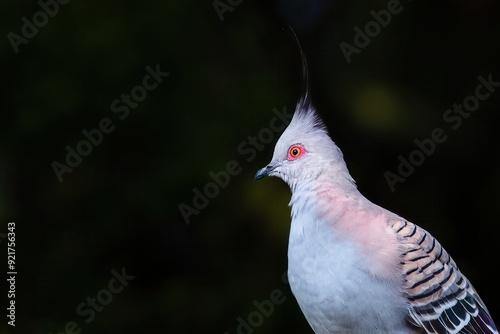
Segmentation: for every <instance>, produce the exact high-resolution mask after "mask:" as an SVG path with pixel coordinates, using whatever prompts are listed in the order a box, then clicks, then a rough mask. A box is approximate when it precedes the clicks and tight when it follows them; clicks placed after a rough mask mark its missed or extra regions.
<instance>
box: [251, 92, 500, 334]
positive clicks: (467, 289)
mask: <svg viewBox="0 0 500 334" xmlns="http://www.w3.org/2000/svg"><path fill="white" fill-rule="evenodd" d="M264 176H277V177H279V178H281V179H282V180H283V181H285V182H286V183H287V184H288V185H289V186H290V189H291V192H292V197H291V200H290V206H291V218H292V222H291V226H290V236H289V244H288V280H289V283H290V288H291V290H292V292H293V294H294V296H295V298H296V300H297V302H298V304H299V306H300V309H301V310H302V312H303V313H304V315H305V317H306V319H307V321H308V322H309V324H310V326H311V327H312V329H313V330H314V332H315V333H317V334H332V333H359V334H367V333H384V334H385V333H422V334H423V333H435V334H444V333H461V334H472V333H476V334H479V333H488V334H492V333H496V334H498V330H497V328H496V326H495V324H494V322H493V320H492V318H491V316H490V314H489V312H488V309H487V308H486V306H485V304H484V303H483V301H482V300H481V298H480V297H479V295H478V294H477V292H476V290H475V289H474V288H473V286H472V285H471V283H470V282H469V281H468V280H467V278H466V277H465V276H464V275H463V274H462V273H461V272H460V270H459V269H458V267H457V265H456V263H455V262H454V261H453V259H452V258H451V257H450V255H448V253H447V252H446V251H445V250H444V248H443V247H442V246H441V245H440V244H439V242H438V241H437V240H436V239H435V238H434V237H433V236H432V235H431V234H430V233H429V232H427V231H426V230H424V229H423V228H421V227H419V226H417V225H415V224H413V223H411V222H409V221H407V220H406V219H404V218H402V217H400V216H398V215H397V214H395V213H392V212H390V211H388V210H386V209H384V208H382V207H380V206H378V205H376V204H374V203H372V202H370V201H369V200H368V199H367V198H365V197H364V196H363V195H362V194H361V193H360V192H359V190H358V189H357V187H356V185H355V182H354V180H353V178H352V177H351V175H350V174H349V171H348V169H347V166H346V164H345V162H344V159H343V155H342V152H341V151H340V149H339V148H338V146H337V145H336V144H335V143H334V142H333V141H332V140H331V138H330V136H329V135H328V131H327V129H326V127H325V125H324V123H323V122H322V120H321V119H320V118H319V117H318V115H317V113H316V111H315V109H314V107H313V106H312V103H311V98H310V94H309V93H308V91H307V90H306V92H305V94H303V97H302V98H301V99H300V100H299V103H298V104H297V107H296V110H295V113H294V115H293V118H292V120H291V122H290V123H289V125H288V127H287V128H286V129H285V131H284V132H283V134H282V135H281V137H280V138H279V140H278V142H277V143H276V146H275V149H274V154H273V157H272V160H271V162H270V163H269V164H268V165H267V166H266V167H264V168H262V169H260V170H259V171H258V172H257V174H256V175H255V179H256V180H258V179H261V178H263V177H264Z"/></svg>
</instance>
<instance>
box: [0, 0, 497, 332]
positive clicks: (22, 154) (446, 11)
mask: <svg viewBox="0 0 500 334" xmlns="http://www.w3.org/2000/svg"><path fill="white" fill-rule="evenodd" d="M224 3H226V4H227V2H226V1H225V0H224ZM232 3H233V4H235V5H236V6H233V10H232V11H226V12H224V13H223V20H222V21H221V19H220V17H219V16H218V14H217V12H216V10H215V9H214V5H213V3H212V2H211V1H176V2H173V1H171V2H154V1H143V2H140V3H139V2H136V3H130V2H129V3H123V2H121V1H108V2H91V3H89V2H82V1H77V0H73V1H70V2H69V3H67V4H65V5H60V8H59V12H58V13H57V15H55V16H54V17H53V18H50V19H49V21H48V23H47V24H46V25H45V26H43V27H41V28H39V31H38V33H37V34H36V36H34V37H33V38H31V39H29V42H28V43H27V44H21V45H19V52H18V53H16V52H14V50H13V47H12V46H11V43H10V42H9V39H8V38H7V34H8V33H9V32H13V33H15V34H18V35H21V28H22V25H23V21H21V18H22V17H23V16H26V17H27V18H28V19H29V20H30V21H31V22H32V21H33V19H32V18H33V15H34V14H35V13H36V12H38V11H40V5H39V4H37V3H36V2H34V1H33V2H27V1H24V2H9V3H7V2H5V3H3V4H2V6H1V10H0V13H1V14H0V18H1V19H0V27H1V31H2V34H3V36H4V38H3V42H2V43H1V44H0V56H1V59H2V65H3V66H2V76H1V77H2V86H1V91H0V98H1V99H0V100H1V101H2V102H1V103H2V107H1V108H2V112H1V115H2V116H1V120H0V138H1V146H0V182H1V187H0V233H3V234H5V233H7V223H8V222H9V221H15V222H16V241H17V242H16V252H17V253H16V260H17V261H16V268H17V271H18V275H17V281H16V312H17V313H16V315H17V317H16V327H15V330H14V329H13V328H12V327H10V326H7V324H6V322H7V319H6V317H5V315H4V314H2V316H1V319H3V320H2V322H1V325H0V332H2V333H13V332H22V333H35V332H36V333H49V332H53V333H59V332H63V331H64V326H65V324H66V323H68V322H69V321H75V322H76V323H77V324H78V326H79V327H78V328H79V329H81V330H82V333H143V332H149V331H154V332H165V333H219V334H224V333H225V332H227V333H230V334H233V333H237V332H238V329H237V326H238V320H237V318H238V317H242V319H245V320H246V321H248V317H249V316H250V315H252V314H254V318H253V321H254V323H258V325H259V326H257V328H252V329H251V330H248V329H247V330H246V332H250V331H253V332H254V333H285V332H293V333H312V331H311V329H310V328H309V326H308V324H307V322H306V320H305V319H304V317H303V316H302V314H301V312H300V310H299V308H298V306H297V304H296V302H295V300H294V298H293V296H292V294H291V291H290V290H289V287H288V285H287V284H285V283H284V282H283V281H282V275H283V273H284V272H285V271H286V268H287V263H286V262H287V260H286V250H287V239H288V231H289V221H290V219H289V208H288V207H287V203H288V201H289V198H290V192H289V190H288V188H287V186H286V185H285V184H284V183H283V182H281V181H280V180H278V179H266V180H262V181H259V182H254V181H253V175H254V173H255V171H256V170H257V169H258V168H259V167H262V166H264V165H265V164H266V163H267V162H268V161H269V160H270V158H271V156H272V150H273V147H274V143H275V142H276V140H277V138H278V136H277V135H276V136H275V137H274V138H273V140H272V142H270V143H269V144H266V145H265V148H264V149H263V150H262V151H257V156H256V157H255V158H254V159H248V160H250V161H247V158H249V156H248V155H242V154H241V152H239V151H238V147H239V145H241V144H242V143H243V142H245V141H246V142H248V136H255V135H257V134H258V133H259V131H261V130H262V129H263V128H266V127H268V126H269V122H270V120H271V119H272V117H273V116H274V114H273V112H272V110H273V108H276V109H278V110H282V109H283V108H284V106H286V107H287V108H288V111H291V110H292V109H293V108H294V106H295V103H296V101H297V99H298V97H299V96H300V74H299V73H300V61H299V55H298V51H297V47H296V45H295V44H294V41H293V40H292V39H291V38H290V37H289V35H288V34H287V33H286V32H284V31H283V27H286V26H287V25H291V26H292V27H293V28H294V29H295V31H296V33H297V35H298V36H299V39H300V41H301V43H302V46H303V49H304V52H305V54H306V55H307V57H308V62H309V67H310V83H311V89H312V96H313V101H314V103H315V105H316V106H317V109H318V110H319V113H320V114H321V115H322V117H323V118H324V120H325V123H326V124H327V126H328V127H329V129H330V131H331V135H332V138H333V139H334V140H335V141H336V143H337V144H338V145H339V146H340V148H341V149H342V150H343V152H344V155H345V159H346V161H347V164H348V167H349V169H350V171H351V173H352V174H353V176H354V178H355V179H356V180H357V183H358V186H359V188H360V189H361V191H362V192H363V193H364V194H365V195H366V196H367V197H368V198H369V199H371V200H372V201H374V202H375V203H377V204H380V205H382V206H384V207H386V208H388V209H390V210H392V211H394V212H396V213H398V214H401V215H402V216H404V217H406V218H407V219H409V220H411V221H413V222H415V223H418V224H419V225H421V226H422V227H424V228H426V229H428V230H429V231H431V232H432V233H433V234H434V235H435V236H436V237H437V238H438V239H439V240H440V242H441V243H442V244H443V245H444V246H445V247H446V249H447V250H448V251H449V252H450V253H451V254H452V256H453V257H454V259H455V260H456V262H457V263H458V264H459V266H460V268H461V270H462V271H463V272H464V273H465V274H466V275H467V277H468V278H469V279H470V280H471V281H472V282H473V284H474V285H475V287H476V289H477V290H478V291H479V293H480V294H481V297H482V298H483V299H484V301H485V302H486V304H487V305H488V307H489V309H490V312H491V314H492V316H493V318H494V319H495V320H496V321H497V324H498V322H500V307H499V306H498V302H497V301H498V299H499V298H500V294H499V290H498V288H497V285H498V276H497V274H496V272H497V271H498V265H499V262H498V251H499V243H498V233H499V232H500V231H499V220H498V202H499V199H500V198H499V195H498V194H499V192H498V188H499V186H500V173H499V168H498V166H499V163H500V161H499V158H498V152H499V145H498V123H497V120H498V119H499V117H498V113H499V110H498V107H499V106H500V91H497V92H495V93H493V94H492V95H491V97H489V98H488V99H487V100H485V101H481V103H480V105H479V108H478V109H477V110H476V111H474V112H473V113H472V114H471V116H470V117H469V118H468V119H464V120H463V123H462V125H461V126H460V127H459V128H458V129H456V130H453V129H451V127H450V126H449V124H446V123H445V122H444V121H443V118H442V117H443V113H444V112H445V110H446V109H448V108H451V107H452V106H453V104H454V103H462V102H463V100H464V99H465V98H466V97H467V96H469V95H473V94H474V91H475V88H476V86H477V85H478V83H479V81H478V79H477V77H478V76H480V75H481V76H483V77H485V78H487V77H488V75H489V74H492V75H493V80H495V81H500V71H499V53H498V51H499V46H498V45H499V37H498V36H499V33H500V29H499V28H500V23H499V20H498V14H499V5H498V2H495V1H487V0H482V1H474V2H473V1H465V0H464V1H439V2H430V1H428V2H425V1H413V2H410V1H401V6H402V7H403V10H402V11H401V13H399V14H397V15H393V16H392V18H391V22H390V24H389V25H388V26H387V27H384V28H382V29H381V31H380V33H379V34H378V35H377V36H375V37H373V38H372V39H371V41H370V43H369V44H368V45H367V46H366V47H365V48H363V49H362V50H361V52H360V53H359V54H353V55H352V62H351V63H350V64H348V63H347V61H346V59H345V57H344V56H343V54H342V51H341V49H340V47H339V44H340V43H341V42H346V43H349V44H353V43H354V42H353V39H354V35H355V32H354V30H353V28H354V27H355V26H358V27H360V28H361V29H363V30H364V26H365V24H366V23H368V22H369V21H372V20H373V17H372V16H371V15H370V11H371V10H375V11H379V10H382V9H386V8H387V1H357V2H354V1H332V2H328V1H321V0H316V1H284V0H275V1H269V2H268V1H250V0H245V1H242V2H241V3H239V4H238V1H234V0H233V2H232ZM156 64H160V69H161V70H162V71H165V72H169V73H170V75H169V76H168V77H167V78H165V79H164V81H163V82H162V83H161V84H159V86H158V87H157V88H156V89H154V90H151V91H149V92H148V95H147V97H146V98H145V99H144V101H142V102H139V103H138V106H137V108H135V109H131V110H130V114H129V115H128V117H127V118H125V119H123V120H120V119H119V118H118V116H119V115H120V113H113V111H112V110H111V107H110V105H111V103H112V101H114V100H115V99H117V98H120V95H121V94H130V92H131V90H132V88H134V87H135V86H137V85H141V84H142V80H143V78H144V76H145V75H146V74H147V71H146V69H145V68H146V66H151V67H152V68H155V66H156ZM103 118H109V119H111V121H112V122H113V124H114V125H115V129H114V131H113V132H111V133H109V134H104V135H103V140H102V143H101V144H100V145H99V146H97V147H93V150H92V152H91V153H90V154H89V155H88V156H86V157H83V158H82V162H81V164H79V165H78V166H77V167H75V168H74V170H73V172H71V173H65V174H64V175H63V182H59V181H58V178H57V177H56V174H55V173H54V171H53V168H52V166H51V164H52V163H53V162H54V161H58V162H60V163H65V156H66V154H67V152H66V149H65V147H66V145H69V146H71V147H72V148H73V149H75V148H76V146H77V144H78V143H79V142H80V141H81V140H83V139H85V137H84V136H83V134H82V130H84V129H86V130H91V129H94V128H97V127H98V125H99V122H100V121H101V120H102V119H103ZM435 128H443V130H445V133H446V134H447V136H448V139H447V140H446V142H444V143H443V144H439V145H437V147H436V150H435V152H434V153H433V154H432V155H430V156H429V157H427V158H426V160H425V162H424V163H423V164H422V165H421V166H419V167H417V168H416V170H415V172H414V173H413V174H412V175H411V176H409V177H408V178H407V179H406V181H405V182H404V183H398V184H397V185H396V190H395V191H394V192H392V191H391V190H390V188H389V186H388V185H387V182H386V180H385V178H384V172H385V171H391V172H395V173H397V168H398V164H399V161H398V156H399V155H402V156H403V157H406V158H407V157H408V156H409V154H410V153H411V152H412V151H413V150H415V148H416V146H415V144H414V140H415V139H420V140H422V139H424V138H429V137H430V134H431V132H432V131H433V130H434V129H435ZM231 160H235V161H237V162H238V163H239V166H240V168H241V172H240V173H239V174H238V175H235V176H232V177H231V179H230V182H229V184H228V185H227V186H226V187H224V188H222V189H219V191H218V195H217V196H215V197H214V198H213V199H210V200H209V204H208V205H207V207H206V208H203V209H202V210H200V212H199V213H198V214H193V215H191V216H190V217H189V220H190V223H189V224H186V223H185V221H184V219H183V217H182V215H181V213H180V211H179V208H178V206H179V204H181V203H184V204H186V205H189V206H192V205H193V197H194V192H193V188H197V189H200V190H203V188H204V187H205V185H206V184H207V183H209V182H211V181H212V180H211V177H210V176H209V173H210V172H211V171H212V172H215V173H218V172H220V171H222V170H225V168H226V164H227V163H228V162H229V161H231ZM2 237H3V238H1V239H0V241H1V243H0V246H1V247H0V249H1V253H2V254H5V255H2V257H1V258H2V259H4V260H2V262H3V264H2V266H1V267H2V268H4V269H2V272H4V274H2V277H5V272H6V271H7V269H6V261H7V260H6V258H7V256H6V253H7V247H6V239H5V235H2ZM123 267H125V271H126V273H127V274H128V275H134V276H135V278H134V279H133V280H131V281H130V282H129V284H128V286H126V287H125V288H124V289H123V291H122V292H121V293H118V294H115V295H113V299H112V301H111V302H110V303H109V304H108V305H106V306H104V309H103V310H102V311H101V312H97V313H96V314H95V319H93V321H91V322H90V323H86V322H85V321H84V320H85V319H86V318H87V317H86V316H80V315H78V314H77V312H76V308H77V305H79V304H80V303H82V302H85V301H86V298H87V297H96V295H97V294H98V293H99V291H100V290H101V289H105V288H106V287H107V286H108V283H109V282H110V280H111V279H112V277H113V275H112V273H111V270H113V269H115V270H117V271H121V268H123ZM4 279H5V278H2V281H4V282H5V280H4ZM1 287H2V291H1V292H0V293H1V294H2V295H3V296H6V294H7V288H6V285H4V284H3V283H2V285H1ZM275 289H279V290H280V291H282V292H283V295H284V296H285V298H286V300H285V302H284V303H282V304H280V305H275V307H274V310H273V312H272V314H271V315H269V316H268V317H267V316H265V317H264V319H263V320H262V321H260V322H259V318H258V315H255V313H253V312H255V311H256V310H257V309H256V306H255V305H254V304H253V302H254V301H255V300H256V301H258V302H261V301H263V300H265V299H269V298H270V294H271V292H272V291H273V290H275ZM6 305H7V299H6V298H4V303H3V305H2V309H3V310H5V308H6ZM3 312H6V311H3ZM246 332H245V330H242V329H240V333H246Z"/></svg>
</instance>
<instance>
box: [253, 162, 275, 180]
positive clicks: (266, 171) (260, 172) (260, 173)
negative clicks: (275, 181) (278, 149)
mask: <svg viewBox="0 0 500 334" xmlns="http://www.w3.org/2000/svg"><path fill="white" fill-rule="evenodd" d="M273 169H274V166H273V165H267V166H266V167H264V168H261V169H259V170H258V171H257V173H256V174H255V177H254V178H253V179H254V180H260V179H262V178H263V177H265V176H268V175H269V173H270V172H272V170H273Z"/></svg>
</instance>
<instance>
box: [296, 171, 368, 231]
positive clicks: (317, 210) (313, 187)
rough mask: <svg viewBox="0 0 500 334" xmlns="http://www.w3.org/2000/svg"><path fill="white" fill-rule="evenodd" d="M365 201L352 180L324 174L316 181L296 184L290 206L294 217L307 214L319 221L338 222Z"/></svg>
mask: <svg viewBox="0 0 500 334" xmlns="http://www.w3.org/2000/svg"><path fill="white" fill-rule="evenodd" d="M347 175H349V174H347ZM365 201H367V200H366V198H365V197H364V196H363V195H362V194H361V193H360V192H359V190H358V189H357V187H356V185H355V183H354V182H353V181H352V179H350V178H346V177H342V178H339V177H338V174H335V175H333V176H332V175H329V174H322V175H320V176H319V177H318V178H316V179H314V180H309V181H304V182H301V183H298V184H296V185H295V187H294V188H292V198H291V201H290V206H291V207H292V216H298V215H300V214H301V213H303V212H307V213H308V214H312V215H314V216H317V217H318V219H322V218H326V217H328V218H329V220H331V221H336V220H337V218H340V217H341V216H342V215H343V214H344V212H345V211H346V210H350V209H352V208H353V207H359V205H360V204H364V203H365Z"/></svg>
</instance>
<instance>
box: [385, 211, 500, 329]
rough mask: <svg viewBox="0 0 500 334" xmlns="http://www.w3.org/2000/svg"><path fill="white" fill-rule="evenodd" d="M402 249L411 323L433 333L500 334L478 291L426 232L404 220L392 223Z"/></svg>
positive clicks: (405, 289)
mask: <svg viewBox="0 0 500 334" xmlns="http://www.w3.org/2000/svg"><path fill="white" fill-rule="evenodd" d="M391 227H392V228H393V229H394V231H395V232H396V234H397V236H398V239H399V241H400V243H401V246H402V250H403V253H402V256H401V266H402V270H403V276H404V284H405V286H404V292H405V295H406V297H407V299H408V303H409V315H408V321H409V322H410V323H412V324H413V325H415V326H417V327H421V328H423V329H425V331H426V332H427V333H429V334H431V333H433V334H448V333H450V334H455V333H459V334H494V333H496V334H498V330H497V328H496V327H495V324H494V323H493V320H492V319H491V316H490V314H489V312H488V310H487V308H486V306H485V305H484V303H483V301H482V300H481V298H480V297H479V295H478V294H477V292H476V290H474V288H473V287H472V285H471V284H470V283H469V281H468V280H467V278H466V277H465V276H464V275H463V274H462V273H461V272H460V271H459V269H458V267H457V265H456V264H455V262H454V261H453V259H452V258H451V257H450V256H449V255H448V253H447V252H446V251H445V250H444V248H443V247H442V246H441V245H440V244H439V242H438V241H437V240H436V239H435V238H434V237H433V236H432V235H431V234H430V233H428V232H427V231H426V230H424V229H422V228H420V227H418V226H417V225H415V224H412V223H410V222H407V221H404V220H397V221H392V222H391Z"/></svg>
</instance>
